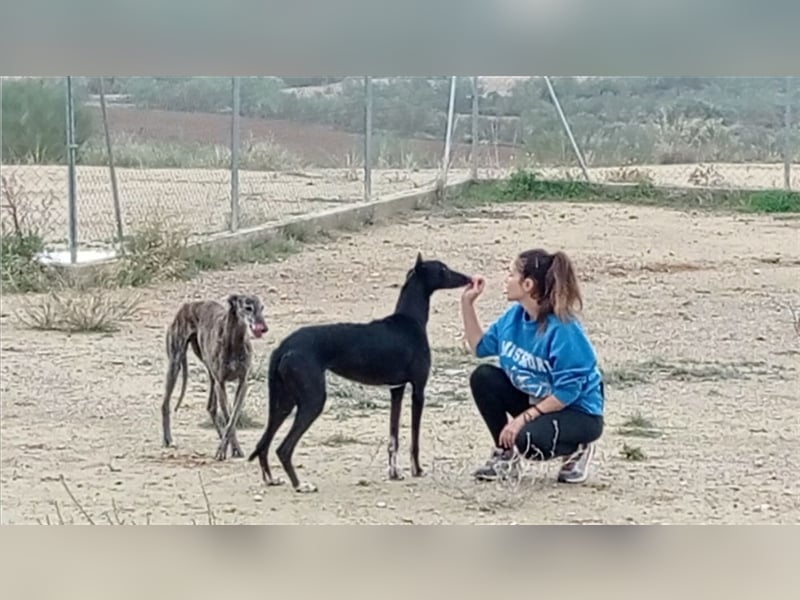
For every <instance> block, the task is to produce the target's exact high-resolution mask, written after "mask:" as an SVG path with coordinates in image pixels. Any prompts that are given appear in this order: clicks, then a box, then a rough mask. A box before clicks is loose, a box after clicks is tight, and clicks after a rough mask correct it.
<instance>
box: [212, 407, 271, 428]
mask: <svg viewBox="0 0 800 600" xmlns="http://www.w3.org/2000/svg"><path fill="white" fill-rule="evenodd" d="M220 420H221V417H220ZM222 426H223V427H224V426H225V424H223V425H222ZM200 427H202V428H203V429H213V428H214V424H213V423H212V422H211V418H207V419H206V420H205V421H203V422H202V423H200ZM236 429H264V423H263V422H261V421H259V420H258V419H254V418H253V417H251V416H250V415H249V414H247V412H246V411H245V410H242V411H241V412H240V413H239V419H238V420H237V421H236Z"/></svg>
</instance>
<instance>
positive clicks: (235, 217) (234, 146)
mask: <svg viewBox="0 0 800 600" xmlns="http://www.w3.org/2000/svg"><path fill="white" fill-rule="evenodd" d="M239 86H240V81H239V78H238V77H233V78H231V88H232V90H231V93H232V95H233V98H232V101H231V223H230V229H231V231H236V230H237V229H239V137H240V131H239V126H240V124H239V113H240V112H241V106H240V104H241V97H240V96H241V94H240V89H239Z"/></svg>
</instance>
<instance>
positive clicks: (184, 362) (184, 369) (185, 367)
mask: <svg viewBox="0 0 800 600" xmlns="http://www.w3.org/2000/svg"><path fill="white" fill-rule="evenodd" d="M187 347H188V344H187V345H186V346H184V348H183V354H182V355H181V392H180V394H178V401H177V402H176V403H175V412H178V407H179V406H180V405H181V402H183V397H184V396H185V395H186V383H187V381H188V379H189V359H188V358H187V356H186V350H187Z"/></svg>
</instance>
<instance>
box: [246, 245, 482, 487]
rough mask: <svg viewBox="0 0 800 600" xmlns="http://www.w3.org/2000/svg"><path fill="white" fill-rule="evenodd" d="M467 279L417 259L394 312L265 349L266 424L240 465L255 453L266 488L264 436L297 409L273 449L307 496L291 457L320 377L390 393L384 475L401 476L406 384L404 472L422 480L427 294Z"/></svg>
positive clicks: (300, 334) (315, 329)
mask: <svg viewBox="0 0 800 600" xmlns="http://www.w3.org/2000/svg"><path fill="white" fill-rule="evenodd" d="M471 281H472V280H471V278H470V277H468V276H467V275H464V274H463V273H458V272H456V271H451V270H450V269H449V268H448V267H447V265H445V264H444V263H442V262H440V261H437V260H429V261H423V260H422V254H418V255H417V261H416V264H415V265H414V268H413V269H411V270H410V271H409V272H408V274H407V276H406V282H405V284H404V285H403V288H402V290H401V291H400V297H399V298H398V300H397V305H396V307H395V312H394V313H393V314H391V315H389V316H388V317H385V318H383V319H376V320H374V321H372V322H369V323H334V324H330V325H312V326H308V327H302V328H300V329H298V330H297V331H295V332H293V333H292V334H290V335H289V336H288V337H286V338H285V339H284V340H283V341H282V342H281V344H280V345H279V346H278V347H277V348H276V349H275V350H274V351H273V353H272V355H271V356H270V363H269V419H268V421H267V427H266V431H265V432H264V435H263V436H262V437H261V439H260V440H259V442H258V444H257V445H256V449H255V451H254V452H253V453H252V454H251V455H250V457H249V458H248V460H250V461H252V460H253V459H254V458H255V457H256V456H257V457H258V458H259V461H260V463H261V471H262V476H263V478H264V481H265V482H266V483H267V485H279V484H281V483H283V482H282V481H280V480H274V479H273V478H272V474H271V473H270V469H269V464H268V461H267V452H268V451H269V446H270V443H271V442H272V438H273V437H274V436H275V433H276V432H277V430H278V428H279V427H280V426H281V424H282V423H283V422H284V420H286V417H288V416H289V414H290V413H291V412H292V409H293V408H294V407H295V406H297V414H296V415H295V419H294V423H293V424H292V427H291V429H290V430H289V433H288V434H287V435H286V438H285V439H284V440H283V442H282V443H281V445H280V446H279V447H278V458H279V459H280V461H281V464H282V465H283V468H284V470H285V471H286V473H287V474H288V475H289V478H290V479H291V482H292V486H293V487H294V489H295V490H296V491H298V492H314V491H316V489H317V488H316V486H315V485H314V484H312V483H304V484H303V485H301V484H300V482H299V480H298V478H297V475H296V473H295V470H294V467H293V466H292V453H293V452H294V449H295V446H296V445H297V442H298V441H300V437H301V436H302V435H303V434H304V433H305V432H306V430H308V428H309V427H310V426H311V424H312V423H313V422H314V421H315V420H316V419H317V417H319V415H320V414H321V413H322V410H323V408H324V406H325V400H326V391H325V372H326V370H331V371H332V372H334V373H336V374H337V375H339V376H341V377H344V378H346V379H349V380H351V381H355V382H358V383H362V384H365V385H382V386H389V387H390V388H391V413H390V419H389V477H390V478H391V479H402V477H401V475H400V473H399V472H398V469H397V447H398V429H399V426H400V408H401V406H402V401H403V393H404V391H405V387H406V384H411V390H412V391H411V401H412V405H411V471H412V475H414V476H415V477H419V476H420V475H422V468H421V467H420V464H419V427H420V419H421V417H422V407H423V405H424V403H425V385H426V384H427V382H428V376H429V374H430V369H431V351H430V346H429V344H428V334H427V330H426V327H427V324H428V317H429V313H430V298H431V295H432V294H433V292H435V291H436V290H442V289H454V288H459V287H463V286H466V285H467V284H469V283H470V282H471Z"/></svg>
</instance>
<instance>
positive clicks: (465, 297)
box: [461, 275, 486, 305]
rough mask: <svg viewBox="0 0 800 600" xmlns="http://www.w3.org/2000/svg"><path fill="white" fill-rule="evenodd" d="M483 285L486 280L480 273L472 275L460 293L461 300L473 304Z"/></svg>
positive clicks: (481, 291)
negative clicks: (470, 280)
mask: <svg viewBox="0 0 800 600" xmlns="http://www.w3.org/2000/svg"><path fill="white" fill-rule="evenodd" d="M484 287H486V280H485V279H484V278H483V277H481V276H480V275H476V276H474V277H473V278H472V282H471V283H470V284H469V285H467V287H466V288H465V289H464V292H463V293H462V294H461V301H462V302H466V303H467V304H470V305H471V304H473V303H474V302H475V300H477V299H478V296H480V295H481V294H482V293H483V288H484Z"/></svg>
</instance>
